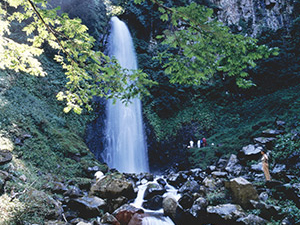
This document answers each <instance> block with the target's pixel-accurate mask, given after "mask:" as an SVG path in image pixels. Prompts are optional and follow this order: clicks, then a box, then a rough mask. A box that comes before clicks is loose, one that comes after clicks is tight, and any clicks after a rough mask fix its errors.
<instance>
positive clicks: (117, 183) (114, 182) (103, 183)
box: [91, 173, 136, 199]
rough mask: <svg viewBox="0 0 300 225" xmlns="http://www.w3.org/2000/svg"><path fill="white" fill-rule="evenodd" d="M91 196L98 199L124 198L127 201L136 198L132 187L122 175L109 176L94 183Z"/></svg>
mask: <svg viewBox="0 0 300 225" xmlns="http://www.w3.org/2000/svg"><path fill="white" fill-rule="evenodd" d="M91 194H92V195H96V196H98V197H100V198H108V199H112V198H118V197H120V196H124V197H126V198H128V199H133V198H135V197H136V193H135V192H134V189H133V185H132V183H131V182H130V181H128V180H127V179H126V178H125V177H124V176H123V175H122V174H118V173H116V174H110V175H107V176H106V177H104V178H103V179H101V180H99V181H98V182H96V183H95V184H94V185H92V187H91Z"/></svg>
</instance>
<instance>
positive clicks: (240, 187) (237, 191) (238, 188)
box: [225, 177, 258, 208]
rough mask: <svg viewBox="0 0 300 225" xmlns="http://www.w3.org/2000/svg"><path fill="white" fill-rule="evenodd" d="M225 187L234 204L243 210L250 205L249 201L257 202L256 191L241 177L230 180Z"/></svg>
mask: <svg viewBox="0 0 300 225" xmlns="http://www.w3.org/2000/svg"><path fill="white" fill-rule="evenodd" d="M225 185H226V187H227V188H229V189H230V190H231V192H232V195H233V200H234V202H235V203H237V204H239V205H241V206H243V207H245V208H247V207H249V206H250V205H251V204H250V200H258V194H257V191H256V189H255V188H254V186H253V185H252V184H251V183H250V182H249V181H247V180H246V179H244V178H243V177H237V178H234V179H231V180H230V181H229V182H226V184H225Z"/></svg>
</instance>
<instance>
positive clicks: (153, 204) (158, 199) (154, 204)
mask: <svg viewBox="0 0 300 225" xmlns="http://www.w3.org/2000/svg"><path fill="white" fill-rule="evenodd" d="M162 201H163V197H162V196H161V195H155V196H153V197H152V198H150V199H148V200H147V201H145V202H144V203H143V207H144V208H145V209H151V210H159V209H161V208H162Z"/></svg>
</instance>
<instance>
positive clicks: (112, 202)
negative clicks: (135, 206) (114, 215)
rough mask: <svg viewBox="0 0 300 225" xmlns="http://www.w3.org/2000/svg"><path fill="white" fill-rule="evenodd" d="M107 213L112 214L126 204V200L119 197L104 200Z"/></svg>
mask: <svg viewBox="0 0 300 225" xmlns="http://www.w3.org/2000/svg"><path fill="white" fill-rule="evenodd" d="M106 202H107V207H108V211H109V212H113V211H115V210H116V209H118V208H119V207H121V206H122V205H124V204H125V203H127V202H128V198H126V197H124V196H120V197H118V198H112V199H106Z"/></svg>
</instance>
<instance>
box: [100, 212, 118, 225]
mask: <svg viewBox="0 0 300 225" xmlns="http://www.w3.org/2000/svg"><path fill="white" fill-rule="evenodd" d="M101 223H104V224H111V225H120V222H119V221H118V220H117V219H116V218H115V217H114V216H113V215H111V214H109V213H108V212H107V213H105V214H104V215H103V216H102V218H101Z"/></svg>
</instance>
